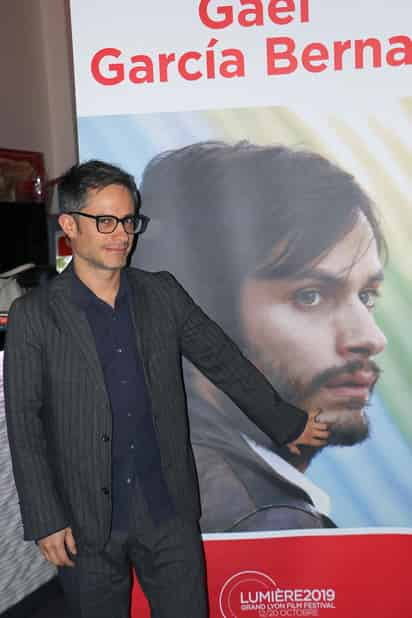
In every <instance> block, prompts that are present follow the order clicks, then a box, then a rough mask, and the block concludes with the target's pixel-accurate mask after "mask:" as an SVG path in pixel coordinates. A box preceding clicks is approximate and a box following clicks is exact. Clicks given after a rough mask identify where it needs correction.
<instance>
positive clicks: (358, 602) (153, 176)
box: [71, 0, 412, 618]
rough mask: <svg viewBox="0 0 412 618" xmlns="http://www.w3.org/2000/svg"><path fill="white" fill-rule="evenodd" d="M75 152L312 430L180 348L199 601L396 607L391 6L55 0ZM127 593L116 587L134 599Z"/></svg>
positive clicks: (402, 432) (403, 24)
mask: <svg viewBox="0 0 412 618" xmlns="http://www.w3.org/2000/svg"><path fill="white" fill-rule="evenodd" d="M71 17H72V30H73V48H74V60H75V78H76V98H77V114H78V131H79V145H80V159H81V160H86V159H89V158H100V159H104V160H107V161H110V162H113V163H115V164H118V165H120V166H122V167H124V168H125V169H127V170H128V171H129V172H131V173H132V174H133V175H135V176H136V179H137V181H138V183H139V184H140V186H141V190H142V195H143V212H144V213H145V214H147V215H148V216H149V217H151V223H150V225H149V228H148V230H147V232H146V233H145V235H144V236H142V237H141V239H140V240H139V243H138V247H137V250H136V253H135V254H134V257H133V264H134V265H136V266H139V267H142V268H147V269H149V270H169V271H171V272H172V273H173V274H174V275H175V276H176V277H177V278H178V280H179V281H180V282H181V283H182V284H183V285H184V286H185V288H186V289H187V290H188V291H189V292H190V293H191V295H192V296H193V297H194V298H195V300H196V301H197V302H198V303H199V304H200V305H201V306H202V307H203V308H204V309H205V310H206V311H207V313H208V314H209V315H211V316H212V317H213V318H214V319H215V320H216V321H217V322H218V323H219V324H220V325H221V326H222V327H223V328H224V329H225V330H226V331H227V332H228V333H229V334H230V335H231V337H232V338H233V339H234V340H235V342H236V343H237V344H238V345H239V347H240V348H241V349H242V351H243V352H244V354H245V355H246V356H248V357H249V358H250V359H251V360H252V361H253V362H254V363H255V364H256V365H257V366H258V367H259V368H260V369H261V370H262V371H263V372H264V373H265V375H266V376H267V378H268V379H269V380H271V381H272V383H273V385H274V386H275V387H276V388H277V389H278V390H279V391H280V392H281V393H282V395H283V396H284V397H286V398H287V399H289V400H290V401H292V402H293V403H295V404H297V405H301V406H306V407H308V406H312V407H313V406H316V407H317V408H319V410H320V417H321V418H324V419H325V420H327V421H329V422H330V423H331V429H332V431H331V439H330V442H331V443H330V445H328V446H327V447H326V448H324V449H323V450H321V451H320V450H319V451H317V450H309V449H300V453H291V452H290V451H289V450H288V449H287V448H277V447H276V446H275V445H274V444H273V443H271V442H270V440H269V439H268V438H267V437H266V436H265V434H263V433H262V432H261V431H260V430H259V429H258V428H257V427H255V426H254V425H253V424H252V423H251V422H250V421H249V420H248V418H247V417H246V416H245V415H244V414H243V412H241V411H240V410H239V409H238V408H237V407H236V406H235V405H234V404H233V402H231V401H229V400H228V399H227V398H225V396H224V395H222V394H221V393H220V392H218V391H217V390H216V389H215V388H214V387H213V385H212V384H210V383H209V382H208V381H207V380H206V379H205V378H204V377H202V376H201V375H200V374H199V372H198V371H197V370H196V369H195V368H194V367H192V366H191V365H189V364H187V365H185V375H186V385H187V395H188V404H189V415H190V421H191V437H192V445H193V450H194V455H195V460H196V464H197V469H198V474H199V482H200V488H201V498H202V506H203V515H202V520H201V525H202V530H203V532H204V535H205V536H204V538H205V549H206V556H207V561H208V577H209V588H210V604H211V615H212V616H216V617H220V616H227V617H229V616H230V617H233V616H236V617H237V616H242V617H243V616H245V617H248V618H249V617H254V616H318V615H330V616H334V617H338V616H339V617H340V616H342V617H343V616H345V617H346V616H349V615H374V616H377V617H389V616H395V615H396V616H403V615H404V616H406V615H408V612H409V611H410V610H411V603H410V599H409V597H408V594H407V592H406V591H407V589H408V588H407V574H408V571H409V567H408V561H407V557H408V555H409V554H410V551H411V536H410V535H411V532H412V478H411V472H410V471H411V469H412V415H411V413H410V399H411V395H412V386H411V380H410V376H411V368H412V348H411V343H410V336H409V333H410V306H411V302H412V291H411V278H412V275H411V273H412V268H411V266H412V264H411V261H412V258H411V252H410V239H411V234H412V198H411V196H412V73H411V64H412V41H411V38H410V37H411V27H410V24H411V23H412V6H411V5H410V3H409V2H407V1H406V0H394V1H393V2H391V3H388V2H386V1H384V0H363V1H362V2H354V1H348V2H345V3H342V2H340V1H339V0H328V2H324V1H322V0H295V1H293V0H271V1H268V0H266V1H263V0H262V1H260V0H259V1H258V0H254V1H245V0H201V1H200V0H196V1H194V0H176V1H175V2H168V3H166V2H158V1H156V0H154V1H152V2H151V3H145V2H136V1H135V0H122V1H121V2H119V3H117V5H116V6H115V7H113V5H112V3H109V2H108V1H107V0H100V1H99V2H98V3H97V2H93V1H91V0H72V1H71ZM139 604H140V597H139V598H136V599H135V605H134V607H135V609H136V611H137V607H138V605H139Z"/></svg>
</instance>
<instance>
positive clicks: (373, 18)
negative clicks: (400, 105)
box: [71, 0, 412, 117]
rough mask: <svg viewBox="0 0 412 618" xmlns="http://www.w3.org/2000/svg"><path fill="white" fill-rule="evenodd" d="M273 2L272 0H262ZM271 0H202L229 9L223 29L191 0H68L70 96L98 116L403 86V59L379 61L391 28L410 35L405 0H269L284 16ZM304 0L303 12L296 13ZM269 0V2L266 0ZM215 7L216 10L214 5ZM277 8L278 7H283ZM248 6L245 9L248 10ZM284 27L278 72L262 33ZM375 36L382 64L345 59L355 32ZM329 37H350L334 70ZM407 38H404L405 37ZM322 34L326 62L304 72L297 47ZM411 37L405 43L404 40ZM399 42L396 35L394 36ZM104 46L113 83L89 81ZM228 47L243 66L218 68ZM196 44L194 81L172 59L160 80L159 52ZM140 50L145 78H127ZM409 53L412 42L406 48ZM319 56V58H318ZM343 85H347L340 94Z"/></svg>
mask: <svg viewBox="0 0 412 618" xmlns="http://www.w3.org/2000/svg"><path fill="white" fill-rule="evenodd" d="M271 1H272V2H274V0H271ZM271 1H270V0H261V1H260V0H254V1H247V0H210V2H209V3H208V11H207V12H208V15H209V16H210V17H211V19H213V20H216V21H217V20H219V19H223V15H222V13H221V12H222V11H224V12H225V14H226V12H227V11H229V10H232V12H233V21H234V23H233V24H232V25H229V26H227V27H225V28H222V29H212V28H209V27H207V26H206V25H205V24H204V23H203V22H202V20H201V19H200V17H199V5H200V0H174V1H173V2H166V1H165V0H160V1H159V0H152V1H151V2H147V1H143V0H118V2H116V3H113V2H111V1H109V0H94V1H89V2H85V1H84V0H71V17H72V30H73V45H74V61H75V77H76V99H77V114H78V116H80V117H82V116H103V115H117V114H139V113H151V112H163V111H168V112H173V111H186V110H202V109H213V108H215V109H217V108H228V107H231V108H236V107H253V106H265V105H272V106H273V105H287V104H299V103H305V102H306V103H307V102H308V101H311V102H313V103H314V104H317V105H319V106H321V105H324V104H325V103H327V104H328V105H331V104H333V105H334V107H335V108H336V107H337V106H344V107H345V108H347V107H348V106H351V105H352V104H353V101H356V105H359V101H361V100H371V99H376V98H379V100H382V98H385V97H387V96H388V97H391V98H393V97H402V96H405V95H409V94H410V81H411V79H412V74H411V66H410V64H409V65H405V66H401V67H393V66H388V64H387V62H386V53H387V51H388V50H389V49H390V48H391V45H390V43H389V39H390V38H391V37H394V36H404V37H410V35H411V32H412V28H411V7H410V0H392V1H391V2H389V1H388V0H346V1H345V2H342V0H295V2H293V1H292V0H277V6H278V7H281V6H284V7H286V6H293V5H294V6H295V11H292V12H291V13H290V15H291V16H293V20H292V21H291V22H290V23H289V24H287V25H278V24H274V23H273V22H272V21H271V20H270V19H269V7H270V5H271ZM305 2H306V3H307V4H308V7H309V22H308V23H300V21H299V16H300V13H301V10H302V6H303V7H304V6H305ZM275 4H276V3H275ZM259 7H261V8H262V10H263V15H264V24H263V25H262V26H251V27H247V28H246V27H243V26H240V25H239V23H238V16H239V13H240V11H245V10H249V11H253V9H254V8H255V9H258V8H259ZM219 9H220V11H221V12H220V16H219V13H218V11H219ZM286 15H287V13H284V14H283V16H286ZM252 17H253V13H250V14H249V16H248V19H249V20H251V19H252ZM271 37H290V38H292V39H294V41H295V43H296V51H295V54H296V57H297V59H298V67H297V69H296V71H295V72H294V73H290V74H287V75H272V76H268V75H267V69H266V66H267V61H266V39H268V38H271ZM370 37H373V38H377V39H378V40H379V42H380V44H381V46H382V66H381V67H379V68H374V67H373V66H372V52H371V50H367V51H366V53H365V68H363V69H356V68H354V62H355V60H354V57H355V55H354V50H353V48H354V41H355V40H356V39H362V40H365V39H368V38H370ZM211 39H217V42H216V43H215V45H214V47H213V49H214V55H215V60H216V78H214V79H209V78H207V76H206V68H205V67H206V50H207V48H208V45H209V43H210V41H211ZM334 41H350V42H351V49H350V50H348V51H347V52H345V54H344V56H343V69H342V70H341V71H336V70H335V69H334V62H333V43H334ZM409 41H410V39H409ZM314 42H317V43H322V44H323V45H325V46H326V48H327V50H328V53H329V60H327V61H326V64H327V68H326V69H325V70H324V71H323V72H319V73H312V72H309V71H307V70H306V69H305V68H304V67H303V66H302V61H301V59H300V58H301V54H302V51H303V49H304V48H305V46H307V45H309V44H310V43H314ZM410 46H412V43H410ZM396 47H399V45H396ZM104 48H116V49H118V50H119V51H120V52H121V55H120V57H119V58H117V59H116V58H114V57H107V58H106V59H105V60H104V61H102V62H101V64H100V67H101V72H102V73H103V74H104V75H105V76H106V77H113V76H114V74H115V72H114V70H110V68H109V64H112V63H115V64H117V65H124V72H125V79H124V81H122V82H121V83H119V84H116V85H110V86H107V85H102V84H100V83H98V82H97V81H96V80H95V79H94V77H93V75H92V71H91V63H92V59H93V57H94V56H95V54H96V53H97V52H98V51H99V50H102V49H104ZM228 48H237V49H239V50H241V51H242V53H243V55H244V59H245V76H244V77H233V78H224V77H222V76H220V74H219V66H220V64H221V62H222V61H223V59H222V51H223V50H225V49H228ZM189 50H190V51H196V52H199V53H200V54H201V56H202V57H201V59H200V60H192V61H190V62H189V64H188V67H190V71H191V72H193V71H195V70H199V71H201V72H202V73H203V76H202V77H201V78H200V79H198V80H195V81H188V80H185V79H183V78H182V77H181V76H180V75H179V73H178V70H177V63H176V62H172V63H171V64H170V66H169V70H168V81H167V82H163V83H161V82H160V80H159V67H158V64H159V62H158V57H159V54H163V53H166V54H171V53H174V54H176V58H177V60H178V59H179V57H181V55H182V54H184V53H185V52H187V51H189ZM141 54H144V55H146V56H149V57H150V59H151V60H152V62H153V67H154V81H153V83H142V84H135V83H132V82H131V81H130V79H129V77H128V75H129V71H130V69H132V68H133V65H134V63H133V62H131V60H130V58H131V57H133V56H135V55H141ZM408 60H409V62H412V50H411V49H409V59H408ZM318 64H319V63H318ZM348 93H350V95H349V94H348Z"/></svg>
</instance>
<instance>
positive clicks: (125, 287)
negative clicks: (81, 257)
mask: <svg viewBox="0 0 412 618" xmlns="http://www.w3.org/2000/svg"><path fill="white" fill-rule="evenodd" d="M129 294H130V286H129V282H128V280H127V277H126V273H125V271H124V269H123V270H122V271H121V273H120V287H119V291H118V293H117V296H116V302H115V307H117V306H118V305H119V304H122V303H123V302H124V301H125V300H126V299H127V298H128V297H129ZM72 298H73V300H74V302H75V304H76V305H77V306H78V307H79V308H80V309H83V310H86V309H87V308H88V307H89V306H90V305H92V304H93V305H95V306H99V307H101V306H106V305H107V303H105V302H104V301H103V300H101V299H100V298H99V297H98V296H96V294H95V293H94V292H92V290H91V289H90V288H89V287H87V285H85V284H84V283H83V281H82V280H81V279H79V277H78V276H77V275H76V272H75V270H74V269H73V286H72Z"/></svg>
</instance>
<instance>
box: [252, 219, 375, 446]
mask: <svg viewBox="0 0 412 618" xmlns="http://www.w3.org/2000/svg"><path fill="white" fill-rule="evenodd" d="M382 279H383V271H382V265H381V260H380V257H379V254H378V249H377V243H376V240H375V239H374V236H373V231H372V228H371V226H370V224H369V222H368V220H367V219H366V217H365V216H364V215H360V216H359V220H358V221H357V223H356V224H355V226H354V228H353V229H352V230H351V231H350V232H349V233H348V234H347V235H346V236H345V237H344V238H342V239H341V240H340V241H338V242H337V244H336V245H335V246H334V247H332V248H331V249H330V250H329V252H327V253H326V255H325V256H323V257H320V258H319V259H318V260H317V261H316V262H315V263H314V264H312V265H309V266H308V268H306V269H304V270H303V272H301V273H299V274H296V275H295V276H293V277H290V278H287V277H285V278H283V279H272V280H271V279H259V278H256V277H253V276H251V277H248V278H247V280H246V281H245V283H244V285H243V287H242V292H241V319H242V325H243V329H244V333H245V337H246V340H247V343H248V347H249V349H250V350H251V351H252V356H253V360H254V361H255V363H256V364H257V365H258V366H259V367H260V368H261V369H262V371H263V372H264V373H265V375H266V377H268V378H269V379H270V380H271V382H272V383H273V384H274V385H275V386H276V387H277V388H278V389H279V390H280V391H281V392H282V394H283V396H284V397H286V398H287V399H289V400H290V401H292V402H294V403H295V404H297V405H300V406H301V407H305V408H313V407H316V408H318V409H319V410H320V411H321V412H320V414H319V418H320V419H322V420H325V421H328V422H329V423H331V425H330V430H331V437H330V443H331V444H346V445H350V444H354V443H357V442H360V441H362V440H363V439H364V438H365V437H367V435H368V432H369V422H368V417H367V415H366V413H365V406H366V405H367V403H368V401H369V397H370V395H371V392H372V390H373V387H374V386H375V384H376V382H377V380H378V378H379V368H378V365H377V364H376V362H375V361H374V360H373V358H374V357H375V356H376V355H378V354H379V353H380V352H382V351H383V349H384V347H385V343H386V339H385V336H384V334H383V332H382V330H381V329H380V328H379V326H378V325H377V324H376V321H375V318H374V315H373V311H374V308H375V304H376V300H377V297H378V296H379V288H380V284H381V282H382Z"/></svg>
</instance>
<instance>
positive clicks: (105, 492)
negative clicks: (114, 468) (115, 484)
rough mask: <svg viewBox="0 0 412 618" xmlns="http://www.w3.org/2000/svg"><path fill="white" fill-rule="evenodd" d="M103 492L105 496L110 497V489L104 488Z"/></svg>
mask: <svg viewBox="0 0 412 618" xmlns="http://www.w3.org/2000/svg"><path fill="white" fill-rule="evenodd" d="M102 492H103V493H104V495H105V496H108V495H109V493H110V491H109V488H108V487H102Z"/></svg>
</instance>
